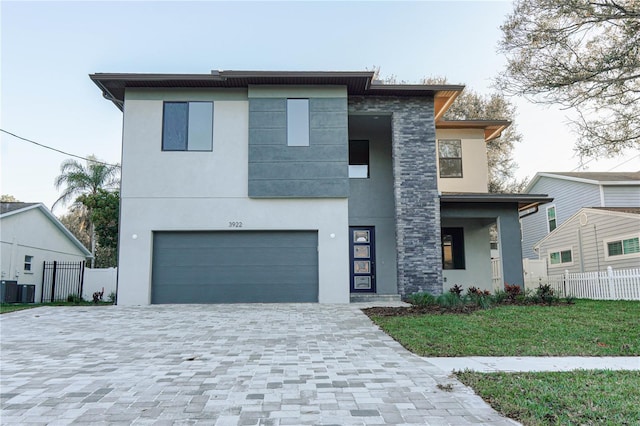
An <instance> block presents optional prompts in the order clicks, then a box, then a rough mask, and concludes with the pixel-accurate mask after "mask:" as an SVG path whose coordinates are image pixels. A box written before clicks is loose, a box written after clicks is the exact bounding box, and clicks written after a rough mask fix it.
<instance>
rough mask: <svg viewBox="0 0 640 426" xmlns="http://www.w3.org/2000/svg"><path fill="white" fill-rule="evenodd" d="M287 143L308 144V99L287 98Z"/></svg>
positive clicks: (295, 144)
mask: <svg viewBox="0 0 640 426" xmlns="http://www.w3.org/2000/svg"><path fill="white" fill-rule="evenodd" d="M287 145H289V146H309V99H287Z"/></svg>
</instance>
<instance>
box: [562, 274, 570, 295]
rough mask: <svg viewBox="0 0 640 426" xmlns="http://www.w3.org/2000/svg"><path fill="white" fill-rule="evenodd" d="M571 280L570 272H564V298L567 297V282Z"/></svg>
mask: <svg viewBox="0 0 640 426" xmlns="http://www.w3.org/2000/svg"><path fill="white" fill-rule="evenodd" d="M568 279H569V270H568V269H565V270H564V275H563V277H562V292H563V293H564V294H563V295H562V297H567V280H568Z"/></svg>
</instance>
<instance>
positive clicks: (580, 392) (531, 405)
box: [456, 370, 640, 426]
mask: <svg viewBox="0 0 640 426" xmlns="http://www.w3.org/2000/svg"><path fill="white" fill-rule="evenodd" d="M456 376H457V377H458V379H459V380H460V381H461V382H463V383H464V384H466V385H468V386H470V387H472V388H473V389H474V390H475V392H476V393H477V394H478V395H480V396H481V397H482V398H483V399H484V400H485V401H487V402H488V403H489V404H491V406H492V407H493V408H494V409H496V410H497V411H499V412H500V413H502V414H503V415H505V416H507V417H510V418H512V419H515V420H518V421H520V422H522V423H523V424H524V425H527V426H533V425H536V426H537V425H611V426H613V425H616V426H620V425H628V426H630V425H638V424H640V420H639V419H640V371H607V370H597V371H585V370H578V371H572V372H554V373H489V374H486V373H475V372H471V371H463V372H457V373H456Z"/></svg>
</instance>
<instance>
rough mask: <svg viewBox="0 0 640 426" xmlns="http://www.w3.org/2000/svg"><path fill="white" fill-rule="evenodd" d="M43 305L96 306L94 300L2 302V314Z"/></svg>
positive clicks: (108, 303) (0, 308)
mask: <svg viewBox="0 0 640 426" xmlns="http://www.w3.org/2000/svg"><path fill="white" fill-rule="evenodd" d="M104 305H113V303H111V302H100V303H98V304H97V306H104ZM41 306H96V304H95V303H93V302H88V301H82V302H80V303H74V302H52V303H1V304H0V314H7V313H9V312H16V311H22V310H24V309H33V308H39V307H41Z"/></svg>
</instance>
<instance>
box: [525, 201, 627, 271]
mask: <svg viewBox="0 0 640 426" xmlns="http://www.w3.org/2000/svg"><path fill="white" fill-rule="evenodd" d="M535 248H536V249H537V251H538V253H539V254H540V258H541V259H546V261H547V270H548V274H549V275H558V274H562V273H564V272H565V271H569V272H571V273H576V272H594V271H604V270H606V269H607V267H609V266H611V267H612V268H613V269H629V268H638V267H640V207H634V208H623V207H597V208H582V209H580V210H578V212H576V213H575V214H574V215H573V216H571V217H570V218H569V219H568V220H566V221H565V222H564V223H563V224H562V225H560V226H559V227H558V228H556V229H555V230H554V231H553V232H552V233H550V234H549V235H547V236H546V237H545V238H543V239H542V240H540V241H539V242H538V243H537V244H536V245H535Z"/></svg>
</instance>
